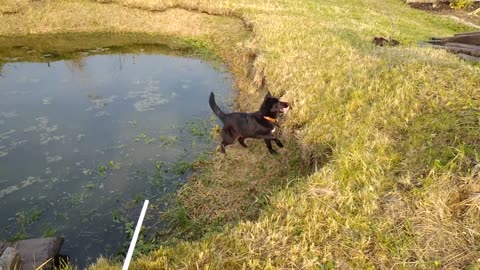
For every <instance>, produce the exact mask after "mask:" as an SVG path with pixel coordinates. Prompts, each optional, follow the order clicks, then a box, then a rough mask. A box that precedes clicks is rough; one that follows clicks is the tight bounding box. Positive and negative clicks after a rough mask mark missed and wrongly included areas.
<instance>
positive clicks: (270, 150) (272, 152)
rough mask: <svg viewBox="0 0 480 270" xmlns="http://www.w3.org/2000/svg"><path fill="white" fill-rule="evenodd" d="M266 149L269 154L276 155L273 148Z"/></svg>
mask: <svg viewBox="0 0 480 270" xmlns="http://www.w3.org/2000/svg"><path fill="white" fill-rule="evenodd" d="M268 151H269V152H270V154H272V155H275V156H276V155H278V152H277V151H275V150H273V149H268Z"/></svg>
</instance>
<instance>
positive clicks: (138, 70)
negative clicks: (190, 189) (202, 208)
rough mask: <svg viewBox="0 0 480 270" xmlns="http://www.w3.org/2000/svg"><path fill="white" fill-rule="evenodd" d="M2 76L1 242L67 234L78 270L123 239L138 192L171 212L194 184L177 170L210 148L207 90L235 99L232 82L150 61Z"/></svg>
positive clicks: (175, 62)
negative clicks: (185, 187)
mask: <svg viewBox="0 0 480 270" xmlns="http://www.w3.org/2000/svg"><path fill="white" fill-rule="evenodd" d="M98 50H101V49H98ZM1 74H2V76H1V77H0V215H1V218H0V228H2V229H1V231H0V238H2V239H12V238H13V237H41V236H47V235H62V236H65V239H66V242H65V244H64V247H63V249H62V252H63V253H65V254H69V255H71V257H72V259H73V261H74V262H76V263H77V264H78V265H80V266H84V265H85V264H86V263H87V262H88V260H89V259H91V258H96V257H98V256H99V255H100V254H103V255H106V256H108V255H115V252H116V250H117V248H118V247H119V245H121V244H122V243H123V242H125V233H124V229H125V224H124V222H119V216H118V213H119V209H121V208H122V207H124V205H125V204H127V203H128V202H130V201H132V200H134V199H136V198H138V196H139V194H141V195H142V198H154V200H156V202H157V203H158V204H159V205H165V204H166V202H167V199H166V198H167V195H168V194H171V193H172V192H173V191H174V190H175V189H176V188H178V185H179V183H181V182H182V181H183V180H184V179H185V176H184V175H183V176H181V175H179V173H178V172H172V171H169V170H168V167H169V166H170V167H171V166H173V165H172V164H178V162H179V161H180V160H181V161H184V160H186V161H189V160H190V161H191V160H193V159H194V158H195V157H196V156H197V155H198V154H199V153H201V152H203V151H205V150H206V149H211V147H212V144H211V143H210V141H209V131H210V128H211V121H210V120H209V118H210V116H211V111H210V108H209V107H208V102H207V100H208V94H209V92H210V91H212V90H214V91H215V93H219V94H220V96H222V95H223V97H224V99H225V97H226V96H228V93H230V89H231V84H232V82H231V79H230V77H229V76H228V74H226V73H224V72H220V71H218V70H215V69H213V67H212V66H211V65H210V64H208V63H205V62H202V61H200V60H198V59H191V58H181V57H173V56H162V55H142V54H122V55H95V56H88V57H87V56H86V57H84V58H81V59H79V60H70V61H56V62H50V63H9V64H5V65H4V66H3V68H2V71H1ZM192 125H193V126H194V127H192ZM199 130H201V132H200V133H199ZM192 131H194V132H192ZM159 164H164V165H162V166H163V167H162V168H166V169H165V170H164V171H163V175H162V177H161V179H160V178H159V177H158V175H157V177H152V174H151V172H152V171H155V170H158V169H159ZM155 211H159V210H158V209H156V210H155ZM135 218H136V217H135Z"/></svg>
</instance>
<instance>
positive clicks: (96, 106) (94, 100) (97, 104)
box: [85, 94, 117, 112]
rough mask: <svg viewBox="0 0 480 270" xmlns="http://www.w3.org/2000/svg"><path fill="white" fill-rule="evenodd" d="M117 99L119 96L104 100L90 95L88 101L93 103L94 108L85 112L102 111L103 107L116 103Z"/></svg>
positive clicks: (89, 108)
mask: <svg viewBox="0 0 480 270" xmlns="http://www.w3.org/2000/svg"><path fill="white" fill-rule="evenodd" d="M116 98H117V96H115V95H113V96H110V97H106V98H102V97H101V96H97V95H93V94H90V95H88V99H89V100H90V102H91V103H93V107H88V108H87V109H85V111H87V112H88V111H91V110H93V109H97V110H99V109H102V108H103V107H105V106H107V105H108V104H110V103H112V102H113V101H115V99H116Z"/></svg>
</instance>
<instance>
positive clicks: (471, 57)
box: [458, 53, 480, 62]
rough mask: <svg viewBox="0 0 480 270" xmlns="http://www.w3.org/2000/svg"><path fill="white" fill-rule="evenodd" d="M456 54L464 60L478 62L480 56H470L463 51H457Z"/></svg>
mask: <svg viewBox="0 0 480 270" xmlns="http://www.w3.org/2000/svg"><path fill="white" fill-rule="evenodd" d="M458 56H459V57H460V58H462V59H464V60H468V61H472V62H480V57H475V56H471V55H468V54H463V53H459V54H458Z"/></svg>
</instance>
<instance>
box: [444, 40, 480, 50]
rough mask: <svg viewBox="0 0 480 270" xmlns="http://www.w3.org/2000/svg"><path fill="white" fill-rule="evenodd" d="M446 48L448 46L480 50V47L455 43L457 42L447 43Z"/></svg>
mask: <svg viewBox="0 0 480 270" xmlns="http://www.w3.org/2000/svg"><path fill="white" fill-rule="evenodd" d="M445 46H447V47H460V48H465V49H472V50H478V49H480V45H470V44H463V43H455V42H447V43H445Z"/></svg>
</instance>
